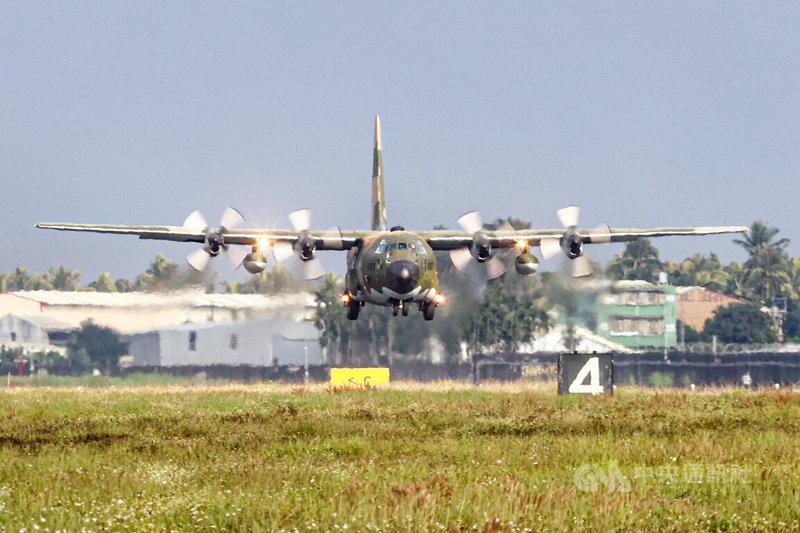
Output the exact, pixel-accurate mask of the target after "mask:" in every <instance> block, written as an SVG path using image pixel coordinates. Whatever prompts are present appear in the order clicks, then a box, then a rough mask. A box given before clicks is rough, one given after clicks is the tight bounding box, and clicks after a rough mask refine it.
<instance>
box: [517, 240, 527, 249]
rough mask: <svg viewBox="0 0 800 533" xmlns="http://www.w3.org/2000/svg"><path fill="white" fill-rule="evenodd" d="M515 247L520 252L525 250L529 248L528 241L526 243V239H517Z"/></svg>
mask: <svg viewBox="0 0 800 533" xmlns="http://www.w3.org/2000/svg"><path fill="white" fill-rule="evenodd" d="M514 246H515V247H516V248H517V249H518V250H524V249H526V248H527V247H528V241H526V240H525V239H517V242H515V243H514Z"/></svg>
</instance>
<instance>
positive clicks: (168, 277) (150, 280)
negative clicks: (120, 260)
mask: <svg viewBox="0 0 800 533" xmlns="http://www.w3.org/2000/svg"><path fill="white" fill-rule="evenodd" d="M177 270H178V264H177V263H173V262H172V261H170V260H168V259H167V258H165V257H164V256H163V255H161V254H156V256H155V258H154V259H153V262H152V263H150V266H149V267H148V268H147V270H146V271H145V272H144V274H140V275H139V276H138V277H137V278H136V286H137V287H138V288H140V289H143V290H147V291H160V290H166V289H168V288H170V282H171V281H172V278H173V276H174V275H175V273H176V272H177Z"/></svg>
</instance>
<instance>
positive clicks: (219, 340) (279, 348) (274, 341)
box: [122, 318, 322, 366]
mask: <svg viewBox="0 0 800 533" xmlns="http://www.w3.org/2000/svg"><path fill="white" fill-rule="evenodd" d="M122 340H123V342H127V343H128V354H129V355H130V356H132V357H133V361H132V364H133V365H134V366H182V365H197V366H207V365H250V366H271V365H274V364H278V365H295V366H300V365H304V364H310V365H318V364H320V363H321V362H322V361H321V351H320V346H319V332H318V331H317V329H316V328H315V327H314V324H313V323H311V322H294V321H293V322H290V321H286V320H284V319H279V318H277V319H272V320H248V321H244V322H206V323H197V324H181V325H177V326H164V327H161V328H157V329H154V330H152V331H146V332H142V333H135V334H131V335H126V336H124V337H123V339H122Z"/></svg>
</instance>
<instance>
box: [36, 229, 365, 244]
mask: <svg viewBox="0 0 800 533" xmlns="http://www.w3.org/2000/svg"><path fill="white" fill-rule="evenodd" d="M36 227H37V228H42V229H51V230H58V231H80V232H89V233H111V234H116V235H135V236H137V237H139V238H140V239H150V240H158V241H176V242H199V243H202V242H204V241H205V238H206V234H207V232H208V231H218V232H220V233H221V234H222V236H223V238H224V240H225V244H244V245H250V246H254V245H257V244H261V243H264V242H265V241H268V242H270V243H275V242H283V243H289V244H294V243H295V242H297V240H298V238H299V235H298V232H296V231H293V230H288V229H270V228H264V229H234V230H226V229H225V228H219V229H211V230H209V229H206V230H203V231H198V230H196V229H191V228H186V227H184V226H126V225H110V224H73V223H64V222H39V223H38V224H36ZM380 233H381V232H379V231H339V230H336V229H331V230H323V231H317V230H309V231H308V232H307V234H308V236H309V237H311V238H312V239H313V240H314V242H315V244H316V249H317V250H348V249H350V248H352V247H353V246H355V245H356V242H357V241H358V240H359V239H364V238H368V237H370V236H371V235H372V234H374V235H379V234H380Z"/></svg>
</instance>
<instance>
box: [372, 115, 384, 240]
mask: <svg viewBox="0 0 800 533" xmlns="http://www.w3.org/2000/svg"><path fill="white" fill-rule="evenodd" d="M372 229H373V230H374V231H386V229H387V223H386V200H385V198H384V196H383V159H382V157H381V117H379V116H377V115H376V116H375V148H374V149H373V151H372Z"/></svg>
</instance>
